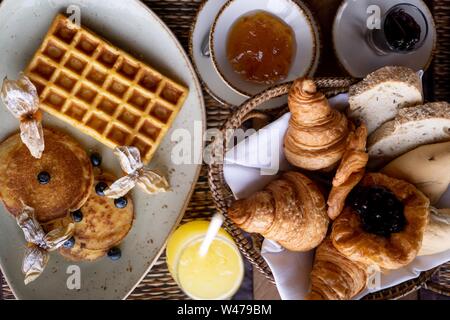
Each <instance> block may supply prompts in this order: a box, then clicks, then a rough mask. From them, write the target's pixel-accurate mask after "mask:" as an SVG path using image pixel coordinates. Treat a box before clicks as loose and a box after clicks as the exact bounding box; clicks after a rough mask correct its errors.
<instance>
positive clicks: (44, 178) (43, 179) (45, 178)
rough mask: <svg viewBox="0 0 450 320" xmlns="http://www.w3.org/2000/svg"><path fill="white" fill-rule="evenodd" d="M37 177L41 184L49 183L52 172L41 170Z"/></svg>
mask: <svg viewBox="0 0 450 320" xmlns="http://www.w3.org/2000/svg"><path fill="white" fill-rule="evenodd" d="M37 179H38V181H39V183H40V184H47V183H49V182H50V173H48V172H47V171H41V172H39V174H38V176H37Z"/></svg>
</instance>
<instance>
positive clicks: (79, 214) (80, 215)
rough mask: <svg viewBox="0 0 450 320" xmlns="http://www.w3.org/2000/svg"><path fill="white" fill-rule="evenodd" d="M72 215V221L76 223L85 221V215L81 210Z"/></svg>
mask: <svg viewBox="0 0 450 320" xmlns="http://www.w3.org/2000/svg"><path fill="white" fill-rule="evenodd" d="M71 215H72V220H73V221H75V222H81V220H83V213H82V212H81V210H77V211H74V212H72V213H71Z"/></svg>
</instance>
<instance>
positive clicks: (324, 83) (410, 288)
mask: <svg viewBox="0 0 450 320" xmlns="http://www.w3.org/2000/svg"><path fill="white" fill-rule="evenodd" d="M314 81H315V83H316V85H317V87H318V89H320V90H321V91H322V92H324V93H325V95H326V96H327V97H331V96H335V95H337V94H339V93H345V92H347V91H348V89H349V86H350V85H352V84H353V83H355V82H356V81H357V80H356V79H354V78H349V77H342V78H339V77H329V78H315V79H314ZM291 85H292V82H287V83H283V84H280V85H276V86H273V87H271V88H269V89H267V90H265V91H263V92H261V93H259V94H257V95H255V96H253V97H251V98H249V99H248V100H247V101H245V102H244V103H243V104H242V105H240V106H239V107H238V108H237V109H236V111H235V112H234V113H233V114H232V115H231V116H230V117H229V118H228V120H227V121H226V122H225V124H224V125H223V127H222V128H221V132H222V135H223V138H224V139H222V140H221V141H220V142H219V141H213V142H212V143H211V144H210V145H209V146H208V148H209V149H210V151H211V154H212V156H213V157H214V158H215V159H217V157H218V156H220V160H223V155H224V154H225V151H226V149H227V148H226V144H227V141H228V140H229V138H230V136H232V134H233V133H234V131H235V130H236V129H237V128H239V127H241V125H242V124H243V123H244V122H245V121H246V120H248V119H249V118H252V117H253V116H256V115H258V114H261V113H263V114H264V111H255V109H257V107H258V106H259V105H261V104H262V103H264V102H266V101H268V100H270V99H273V98H276V97H280V96H283V95H286V94H287V93H288V91H289V88H290V86H291ZM208 183H209V186H210V189H211V193H212V197H213V200H214V203H215V205H216V208H217V210H218V211H219V212H220V213H222V214H223V215H224V216H225V223H224V226H225V229H227V231H228V232H229V233H230V234H231V235H232V237H233V238H234V240H235V241H236V244H237V245H238V247H239V249H240V251H241V253H242V255H243V256H244V257H245V258H246V259H247V260H248V261H249V262H250V263H251V264H252V265H253V266H254V267H255V268H256V269H257V270H258V271H259V272H261V273H262V274H263V275H264V276H265V277H266V278H267V279H268V280H269V281H270V282H272V283H275V281H274V277H273V274H272V271H271V270H270V267H269V266H268V264H267V262H266V261H265V260H264V258H263V257H262V256H261V254H260V251H259V250H258V248H256V246H255V244H254V243H253V242H252V240H251V239H249V238H248V237H246V236H245V234H244V232H243V231H242V230H241V229H239V228H238V227H237V226H236V225H235V224H234V223H233V222H232V221H231V220H230V219H229V218H228V216H227V209H228V208H229V206H230V205H231V203H232V201H233V200H234V197H233V195H232V193H231V190H230V189H229V187H228V185H227V184H226V182H225V178H224V175H223V161H218V162H214V163H211V164H208ZM438 269H439V267H437V268H433V269H431V270H428V271H424V272H422V273H421V274H420V275H419V276H418V277H417V278H414V279H411V280H408V281H405V282H403V283H401V284H398V285H396V286H393V287H390V288H386V289H383V290H380V291H376V292H373V293H370V294H368V295H367V296H365V297H364V298H363V299H368V300H386V299H399V298H402V297H404V296H406V295H407V294H409V293H411V292H414V291H416V290H418V289H420V288H421V287H422V286H423V285H424V284H425V283H426V282H427V281H428V280H430V279H431V277H432V276H433V275H434V274H435V272H436V271H437V270H438Z"/></svg>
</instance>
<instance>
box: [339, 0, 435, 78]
mask: <svg viewBox="0 0 450 320" xmlns="http://www.w3.org/2000/svg"><path fill="white" fill-rule="evenodd" d="M405 2H406V3H410V4H413V5H415V6H416V7H418V8H419V9H420V10H421V11H422V12H423V13H424V14H425V16H426V17H427V20H428V23H429V25H430V29H429V32H430V35H429V36H428V37H427V39H426V41H425V43H424V44H423V46H422V47H420V49H419V50H417V51H415V52H413V53H409V54H400V53H391V54H388V55H385V56H379V55H377V54H376V53H375V52H374V51H373V49H372V48H370V46H369V45H368V44H367V42H366V39H365V34H366V30H367V26H366V25H367V19H368V17H369V14H368V13H367V8H369V6H371V5H377V6H379V7H380V9H381V15H382V16H383V14H384V13H385V12H386V11H387V10H389V9H390V8H392V7H393V6H394V5H396V4H399V3H405ZM435 41H436V30H435V27H434V22H433V16H432V14H431V12H430V10H429V9H428V7H427V5H426V4H425V3H424V2H423V0H410V1H405V0H358V1H356V0H344V1H342V4H341V6H340V7H339V9H338V11H337V14H336V17H335V20H334V25H333V44H334V49H335V51H336V56H337V57H338V59H339V61H340V63H341V65H342V66H343V67H344V69H345V70H346V71H347V73H348V74H350V75H351V76H352V77H355V78H363V77H365V76H366V75H368V74H369V73H371V72H373V71H375V70H377V69H379V68H381V67H384V66H390V65H395V66H405V67H410V68H412V69H414V70H416V71H419V70H426V69H427V68H428V66H429V65H430V63H431V59H432V55H433V50H434V46H435ZM355 48H357V49H355Z"/></svg>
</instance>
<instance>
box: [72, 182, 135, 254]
mask: <svg viewBox="0 0 450 320" xmlns="http://www.w3.org/2000/svg"><path fill="white" fill-rule="evenodd" d="M115 180H116V179H115V177H114V176H113V175H111V174H102V175H100V176H98V177H96V178H95V183H94V186H93V187H92V188H93V189H92V193H91V196H90V197H89V198H88V200H87V201H86V203H85V204H84V206H83V207H81V209H80V210H81V213H82V214H83V219H82V220H81V221H80V222H77V223H75V232H74V237H75V241H76V243H79V244H81V245H82V246H83V247H84V248H86V249H90V250H107V249H109V248H111V247H113V246H114V245H116V244H118V243H119V242H120V241H122V239H123V238H125V236H126V235H127V234H128V232H129V231H130V229H131V226H132V224H133V219H134V209H133V200H132V199H131V197H130V195H126V196H125V198H126V199H127V202H128V203H127V206H126V207H125V208H122V209H119V208H117V207H116V206H115V204H114V199H110V198H107V197H105V196H99V195H97V193H96V192H95V185H96V184H97V183H98V182H105V183H106V184H108V185H110V184H112V183H113V182H114V181H115Z"/></svg>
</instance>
